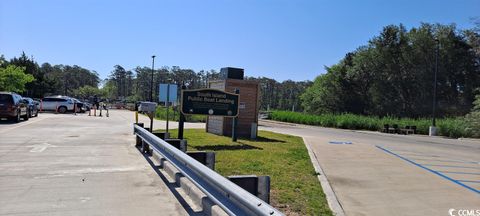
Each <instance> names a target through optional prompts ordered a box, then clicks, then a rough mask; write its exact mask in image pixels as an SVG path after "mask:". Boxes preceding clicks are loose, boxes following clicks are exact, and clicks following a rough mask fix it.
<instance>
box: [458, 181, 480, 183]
mask: <svg viewBox="0 0 480 216" xmlns="http://www.w3.org/2000/svg"><path fill="white" fill-rule="evenodd" d="M457 181H459V182H467V183H480V181H472V180H457Z"/></svg>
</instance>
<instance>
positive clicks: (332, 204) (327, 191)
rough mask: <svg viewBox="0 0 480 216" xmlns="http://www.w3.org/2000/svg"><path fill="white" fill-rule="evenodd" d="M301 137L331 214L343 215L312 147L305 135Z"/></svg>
mask: <svg viewBox="0 0 480 216" xmlns="http://www.w3.org/2000/svg"><path fill="white" fill-rule="evenodd" d="M302 139H303V143H305V146H306V147H307V150H308V155H309V156H310V161H311V162H312V164H313V167H314V168H315V171H316V172H317V173H319V175H317V177H318V180H319V181H320V184H321V185H322V189H323V193H324V194H325V196H326V198H327V202H328V206H329V207H330V209H331V210H332V212H333V215H336V216H345V212H344V210H343V208H342V205H341V204H340V202H339V201H338V199H337V195H336V194H335V191H334V190H333V188H332V186H331V185H330V182H328V179H327V176H326V175H325V172H323V169H322V167H321V166H320V163H319V162H318V160H317V155H316V154H315V153H314V152H313V151H312V148H311V147H310V144H309V143H308V142H307V140H306V139H305V137H302Z"/></svg>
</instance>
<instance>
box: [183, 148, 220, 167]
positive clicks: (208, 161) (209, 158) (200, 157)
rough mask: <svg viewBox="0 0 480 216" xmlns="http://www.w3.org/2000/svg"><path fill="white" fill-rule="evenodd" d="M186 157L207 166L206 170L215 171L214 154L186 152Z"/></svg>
mask: <svg viewBox="0 0 480 216" xmlns="http://www.w3.org/2000/svg"><path fill="white" fill-rule="evenodd" d="M187 155H188V156H190V157H192V158H193V159H195V160H197V161H198V162H200V163H202V164H203V165H205V166H207V167H208V168H210V169H212V170H215V152H205V151H194V152H187Z"/></svg>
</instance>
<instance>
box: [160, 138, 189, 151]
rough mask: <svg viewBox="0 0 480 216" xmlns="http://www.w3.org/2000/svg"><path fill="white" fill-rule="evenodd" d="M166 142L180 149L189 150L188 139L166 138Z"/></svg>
mask: <svg viewBox="0 0 480 216" xmlns="http://www.w3.org/2000/svg"><path fill="white" fill-rule="evenodd" d="M165 142H167V143H168V144H170V145H172V146H173V147H175V148H177V149H179V150H180V151H183V152H187V140H184V139H165Z"/></svg>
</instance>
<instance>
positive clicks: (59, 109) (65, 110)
mask: <svg viewBox="0 0 480 216" xmlns="http://www.w3.org/2000/svg"><path fill="white" fill-rule="evenodd" d="M58 112H59V113H66V112H67V108H66V107H64V106H61V107H59V108H58Z"/></svg>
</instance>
